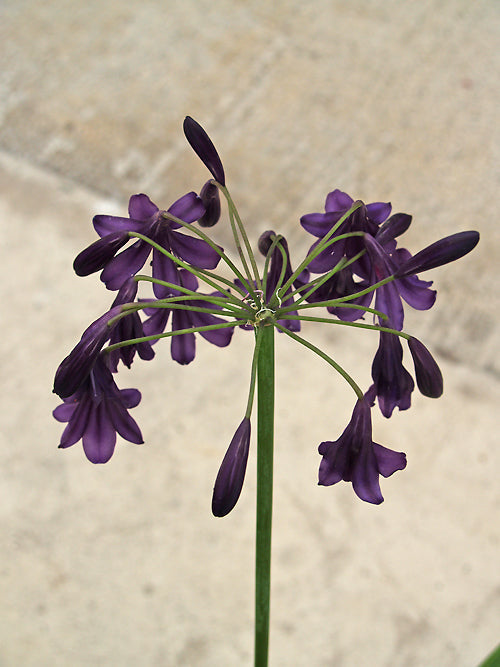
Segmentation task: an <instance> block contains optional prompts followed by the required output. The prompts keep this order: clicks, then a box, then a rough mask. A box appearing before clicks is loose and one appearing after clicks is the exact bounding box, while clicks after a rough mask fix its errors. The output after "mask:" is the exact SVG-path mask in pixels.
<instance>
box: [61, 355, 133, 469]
mask: <svg viewBox="0 0 500 667" xmlns="http://www.w3.org/2000/svg"><path fill="white" fill-rule="evenodd" d="M140 400H141V394H140V392H139V391H138V390H137V389H122V390H120V389H118V387H117V386H116V384H115V382H114V380H113V376H112V374H111V371H110V370H109V368H108V367H107V366H106V363H105V362H104V360H103V358H102V356H99V357H98V358H97V359H96V361H95V363H94V364H93V366H92V369H91V371H90V373H89V374H88V376H87V377H86V379H85V380H84V382H83V383H82V384H81V385H80V386H79V387H78V389H77V390H76V392H75V393H74V394H73V395H71V396H68V397H67V398H65V399H64V403H63V404H62V405H59V406H58V407H57V408H56V409H55V410H54V412H53V415H54V417H55V419H57V421H60V422H67V426H66V428H65V429H64V431H63V434H62V437H61V443H60V445H59V447H60V448H62V449H65V448H66V447H71V445H74V444H75V443H76V442H78V441H79V440H82V443H83V450H84V452H85V456H86V457H87V458H88V460H89V461H91V462H92V463H106V462H107V461H109V459H110V458H111V456H112V455H113V452H114V449H115V444H116V434H117V433H119V435H121V436H122V438H124V439H125V440H128V441H129V442H132V443H135V444H138V445H139V444H142V443H143V439H142V435H141V431H140V429H139V427H138V426H137V423H136V422H135V420H134V419H132V417H131V416H130V415H129V414H128V410H129V409H130V408H134V407H135V406H136V405H138V404H139V402H140Z"/></svg>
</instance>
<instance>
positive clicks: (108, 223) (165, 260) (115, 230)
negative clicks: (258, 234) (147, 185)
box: [74, 192, 220, 298]
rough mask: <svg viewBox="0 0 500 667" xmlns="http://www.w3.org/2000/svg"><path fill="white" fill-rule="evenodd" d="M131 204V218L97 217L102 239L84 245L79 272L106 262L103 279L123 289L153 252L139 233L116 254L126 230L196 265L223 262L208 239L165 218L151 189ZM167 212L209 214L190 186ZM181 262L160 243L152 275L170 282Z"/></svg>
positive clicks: (161, 290) (160, 293)
mask: <svg viewBox="0 0 500 667" xmlns="http://www.w3.org/2000/svg"><path fill="white" fill-rule="evenodd" d="M128 209H129V216H130V217H129V218H122V217H116V216H112V215H96V216H95V217H94V220H93V222H94V228H95V230H96V232H97V233H98V234H99V236H100V237H101V239H100V241H96V242H95V243H94V244H92V245H91V246H90V247H89V248H86V249H85V250H83V251H82V252H81V253H80V254H79V255H78V257H77V258H76V259H75V262H74V265H75V267H76V269H75V270H78V271H80V275H82V272H85V275H86V274H87V273H90V272H92V270H96V271H97V270H99V269H100V268H103V267H104V270H103V272H102V273H101V280H102V281H103V282H104V283H105V285H106V287H107V288H108V289H110V290H117V289H120V287H121V286H122V285H123V283H124V282H125V281H126V280H127V279H128V278H130V277H132V276H134V275H135V274H136V273H137V272H138V271H140V269H141V268H142V267H143V266H144V264H145V262H146V260H147V258H148V257H149V255H150V253H151V246H150V244H149V243H147V242H146V241H143V240H142V239H139V240H137V241H136V242H135V243H134V244H133V245H132V246H130V247H129V248H126V249H125V250H123V251H122V252H121V253H119V254H118V255H114V253H113V249H114V248H115V247H116V250H118V249H119V247H120V245H119V244H120V243H121V242H122V240H123V237H122V235H123V234H128V232H138V233H140V234H143V235H144V236H147V237H148V238H150V239H151V240H152V241H155V242H156V243H158V245H160V246H161V247H162V248H164V249H165V250H167V251H169V252H170V253H172V254H173V255H175V256H176V257H179V258H180V259H183V260H184V261H185V262H187V263H188V264H192V265H193V266H197V267H199V268H203V269H214V268H215V267H216V266H217V264H218V263H219V260H220V255H219V253H218V252H217V251H216V250H215V249H214V248H212V247H211V246H210V245H209V244H208V243H207V242H206V241H204V240H203V239H199V238H195V237H192V236H188V235H187V234H183V233H181V232H178V231H176V230H177V229H178V228H179V227H180V225H179V223H177V222H174V221H172V220H167V219H165V217H164V216H163V213H164V211H160V209H159V208H158V207H157V206H156V205H155V204H153V202H152V201H151V200H150V199H149V197H148V196H147V195H145V194H139V195H133V196H132V197H131V198H130V201H129V207H128ZM167 212H168V213H170V214H172V215H173V216H175V217H176V218H179V219H180V220H183V221H184V222H187V223H191V222H194V221H195V220H198V219H199V218H201V217H202V216H203V215H204V214H205V207H204V205H203V202H202V201H201V199H200V197H198V195H197V194H196V193H194V192H189V193H188V194H186V195H184V196H183V197H181V198H180V199H178V200H177V201H176V202H175V203H174V204H172V206H171V207H170V208H169V209H168V211H167ZM122 245H123V244H122ZM116 250H115V252H116ZM104 264H105V266H104ZM176 268H177V265H176V264H175V262H174V261H173V260H171V259H170V258H169V257H166V256H165V255H164V254H163V253H161V252H160V251H159V250H156V248H155V249H153V277H155V278H158V279H160V280H165V281H167V282H170V277H171V276H172V275H173V274H174V273H175V270H176ZM153 289H154V292H155V295H156V296H157V297H158V298H163V297H164V296H166V295H167V294H168V288H166V287H163V286H161V285H157V284H154V285H153Z"/></svg>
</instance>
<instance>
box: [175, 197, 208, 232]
mask: <svg viewBox="0 0 500 667" xmlns="http://www.w3.org/2000/svg"><path fill="white" fill-rule="evenodd" d="M167 212H168V213H171V214H172V215H173V216H175V217H176V218H179V219H180V220H184V222H194V221H195V220H198V219H199V218H201V216H202V215H203V214H204V213H205V206H204V204H203V202H202V200H201V199H200V197H198V195H197V194H196V192H188V193H187V194H186V195H183V196H182V197H181V198H180V199H178V200H177V201H176V202H174V203H173V204H172V206H171V207H170V208H169V209H168V211H167ZM178 227H180V225H179V223H178V222H173V221H171V223H170V228H171V229H177V228H178Z"/></svg>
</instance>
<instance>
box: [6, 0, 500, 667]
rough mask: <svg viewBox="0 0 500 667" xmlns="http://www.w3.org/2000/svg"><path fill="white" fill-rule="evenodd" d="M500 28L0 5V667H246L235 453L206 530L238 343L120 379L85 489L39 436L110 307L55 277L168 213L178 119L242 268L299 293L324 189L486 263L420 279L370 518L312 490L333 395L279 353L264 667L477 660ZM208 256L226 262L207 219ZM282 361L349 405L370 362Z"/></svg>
mask: <svg viewBox="0 0 500 667" xmlns="http://www.w3.org/2000/svg"><path fill="white" fill-rule="evenodd" d="M499 28H500V8H499V5H498V3H496V2H494V1H493V0H480V1H479V2H474V3H471V2H469V1H466V0H441V1H440V2H437V0H423V1H421V2H416V1H410V0H408V1H407V2H397V1H396V0H386V1H384V2H382V0H354V1H352V2H346V1H340V0H311V1H310V2H308V3H303V2H299V1H298V0H289V1H288V2H285V1H279V0H278V1H277V2H274V3H269V2H264V1H261V0H247V1H246V2H243V1H241V0H231V1H229V0H220V1H218V0H215V1H214V0H212V1H211V2H208V1H206V0H184V2H182V3H176V2H171V1H169V0H167V1H163V2H160V1H159V0H156V1H155V0H141V1H140V2H139V1H138V0H130V1H129V2H97V0H87V2H85V3H83V2H75V0H54V1H53V2H50V3H35V2H33V1H31V0H16V1H15V2H14V1H13V0H3V2H1V3H0V44H1V46H0V172H1V178H0V225H1V229H2V238H3V242H2V246H1V247H0V259H1V266H2V268H3V275H4V283H5V287H6V289H5V293H4V296H5V298H6V299H7V300H8V302H9V303H10V302H11V301H12V307H9V308H8V309H7V308H5V309H4V310H3V315H2V322H3V331H4V334H3V337H2V341H3V354H2V355H1V357H0V368H1V378H2V401H1V402H0V411H1V424H2V427H1V429H0V445H1V451H2V458H3V465H2V466H1V468H0V489H1V494H2V503H1V504H0V517H1V518H0V521H1V531H0V541H1V542H0V544H1V553H2V555H3V557H2V560H1V564H0V589H1V590H2V595H1V598H0V617H1V619H2V622H1V623H0V665H1V666H2V667H11V666H16V667H17V666H18V665H24V666H31V665H32V666H43V665H51V666H55V667H57V666H61V667H65V666H67V665H72V666H80V665H81V666H83V665H89V664H91V665H95V666H103V667H104V666H114V665H120V666H121V667H122V666H131V667H132V666H135V665H144V666H155V667H156V666H159V667H162V666H166V667H170V666H177V665H182V666H183V665H187V666H193V667H194V666H209V667H211V666H214V667H215V666H219V667H220V666H221V665H223V666H225V665H228V666H233V665H246V664H251V662H252V647H253V635H252V623H253V599H252V596H253V545H254V538H253V530H254V502H255V501H254V498H255V451H254V449H255V447H254V444H255V443H252V450H251V454H250V460H249V469H248V472H247V479H246V481H245V486H244V489H243V493H242V496H241V498H240V501H239V503H238V505H237V506H236V509H235V510H234V511H233V513H231V514H230V515H229V516H228V517H226V518H224V519H214V518H213V517H212V515H211V512H210V500H211V491H212V487H213V482H214V480H215V476H216V473H217V470H218V467H219V464H220V461H221V460H222V457H223V455H224V452H225V450H226V447H227V445H228V444H229V441H230V439H231V437H232V434H233V433H234V430H235V429H236V427H237V425H238V424H239V422H240V420H241V418H242V416H243V412H244V409H245V404H246V395H247V387H248V378H249V373H250V362H251V354H252V345H251V339H250V336H251V334H249V333H247V332H244V331H238V332H236V334H235V336H234V338H233V342H232V344H231V346H230V348H229V349H227V350H221V349H215V348H214V349H212V346H209V345H208V344H206V343H205V342H204V341H199V343H198V352H197V359H196V360H195V362H194V363H193V364H191V365H190V366H188V367H182V368H181V367H180V366H178V365H176V364H174V363H172V362H171V360H170V356H169V349H168V344H164V345H158V346H157V357H156V359H155V361H154V362H153V363H152V364H148V363H145V362H142V363H136V364H135V367H134V368H133V369H132V370H131V371H129V372H121V373H120V376H119V378H118V382H119V386H120V387H122V388H124V387H129V386H130V387H131V386H137V387H139V388H140V389H141V392H142V394H143V400H142V403H141V405H140V406H139V407H138V408H137V409H136V410H135V411H134V412H133V416H134V417H135V418H136V419H137V421H138V423H139V424H140V426H141V429H142V432H143V435H144V438H145V441H146V444H145V445H144V446H142V447H135V446H133V445H131V444H129V443H124V442H119V443H118V444H117V449H116V452H115V455H114V457H113V458H112V460H111V461H110V462H109V463H108V464H107V465H106V466H94V465H92V464H90V463H89V462H88V461H87V460H86V459H85V457H84V455H83V451H82V448H81V444H77V445H75V446H74V447H72V448H71V449H69V450H66V451H62V450H57V444H58V442H59V439H60V434H61V430H62V428H61V425H60V424H58V423H57V422H55V421H54V420H53V419H52V417H51V411H52V410H53V408H54V407H55V406H56V405H57V404H58V400H57V398H56V397H55V396H54V395H53V394H51V389H52V381H53V374H54V372H55V369H56V367H57V365H58V364H59V362H60V361H61V360H62V358H63V357H64V356H66V354H68V352H69V351H70V349H71V348H72V347H73V346H74V344H75V343H76V342H77V340H78V339H79V337H80V335H81V333H82V331H83V330H84V329H85V328H86V327H87V326H88V324H89V323H90V322H91V321H93V320H94V319H96V318H97V317H98V316H99V315H101V314H102V313H103V312H104V311H105V310H106V309H107V308H108V307H109V305H110V303H111V301H112V298H113V296H112V295H111V294H110V293H107V292H106V290H105V289H104V287H103V286H102V284H101V283H100V281H99V279H98V277H97V276H96V275H94V276H90V277H88V278H85V279H82V278H77V277H76V276H75V275H74V273H73V271H72V266H71V265H72V261H73V258H74V256H75V255H76V254H77V253H78V252H79V251H80V250H81V249H82V248H83V247H85V246H86V245H88V244H89V243H91V242H92V241H94V240H95V238H96V235H95V232H94V230H93V228H92V226H91V220H92V217H93V215H95V214H97V213H107V214H114V215H117V214H125V212H126V207H127V202H128V198H129V196H130V195H131V194H135V193H138V192H145V193H147V194H148V195H149V196H150V197H151V199H152V200H153V201H154V202H155V203H157V204H158V205H159V206H160V208H168V206H170V204H171V203H172V202H173V201H174V200H175V199H177V198H178V197H180V196H181V195H182V194H184V193H185V192H188V191H190V190H196V191H198V190H199V189H200V188H201V186H202V184H203V183H204V182H205V181H206V180H207V178H208V177H209V175H208V173H207V172H206V170H205V168H204V167H203V165H202V164H201V163H199V161H198V159H197V158H196V156H195V155H194V153H193V152H192V151H191V149H190V147H189V146H188V144H187V142H186V140H185V138H184V136H183V133H182V121H183V119H184V116H185V115H191V116H193V117H194V118H195V119H196V120H198V121H199V122H200V123H201V124H202V125H203V126H204V127H205V129H206V130H207V131H208V133H209V134H210V136H211V138H212V139H213V141H214V143H215V144H216V146H217V148H218V150H219V152H220V155H221V157H222V160H223V163H224V166H225V171H226V177H227V184H228V186H229V188H230V190H231V193H232V195H233V198H234V200H235V201H236V203H237V205H238V208H239V211H240V214H241V216H242V218H243V219H244V221H245V222H246V224H247V229H248V231H249V236H250V238H251V240H253V242H254V243H256V241H257V238H258V236H259V234H260V233H261V232H262V231H264V230H266V229H270V228H272V229H275V230H276V231H279V232H281V233H284V234H285V235H286V236H287V239H288V242H289V245H290V249H291V254H292V261H293V262H294V264H295V265H296V264H297V263H298V262H299V261H300V259H301V257H302V256H303V253H304V251H305V250H306V249H307V248H308V247H309V245H310V243H311V237H310V236H308V235H307V234H306V233H305V232H304V231H303V230H302V228H301V227H300V225H299V224H298V220H299V218H300V216H301V215H303V214H304V213H309V212H313V211H322V210H323V207H324V200H325V197H326V194H327V193H328V192H329V191H331V190H333V189H335V188H340V189H341V190H344V191H346V192H348V193H349V194H350V195H351V196H352V197H354V199H363V200H364V201H365V202H372V201H391V202H392V206H393V211H404V212H407V213H411V214H412V215H413V225H412V227H411V229H410V230H409V231H408V233H407V234H406V237H405V238H406V242H405V243H404V245H405V246H407V247H408V248H409V249H410V250H411V251H412V252H415V251H417V250H419V249H421V248H422V247H423V246H425V245H428V244H429V243H431V242H432V241H435V240H437V239H438V238H440V237H442V236H445V235H447V234H450V233H453V232H455V231H462V230H466V229H477V230H479V231H480V232H481V236H482V239H481V242H480V244H479V246H478V247H477V248H476V249H475V250H474V252H473V253H472V254H471V255H470V256H467V257H466V258H464V259H463V260H461V261H459V262H457V263H456V264H452V265H450V266H447V267H444V268H440V269H436V270H435V271H433V272H431V273H429V274H428V275H427V276H425V277H426V278H428V279H433V280H435V284H434V286H435V287H437V289H438V299H437V302H436V305H435V306H434V308H433V309H432V310H431V311H428V312H425V313H410V314H409V315H408V316H407V319H406V321H407V325H406V330H408V331H409V332H411V333H412V334H414V335H416V336H417V337H418V338H420V339H422V340H423V341H424V342H425V344H426V345H428V347H429V348H430V349H431V350H432V351H433V352H434V353H435V355H436V358H437V359H438V361H439V363H440V365H441V367H442V370H443V374H444V378H445V394H444V396H443V397H442V398H441V399H440V400H439V401H432V400H430V399H425V398H423V397H422V396H420V395H418V393H415V394H414V398H413V406H412V410H410V411H408V412H402V413H395V414H394V415H393V417H392V418H391V420H385V419H384V418H383V417H380V416H379V415H377V416H376V417H375V418H374V439H375V440H377V441H378V442H381V443H382V444H384V445H386V446H388V447H391V448H393V449H396V450H398V451H405V452H406V453H407V457H408V467H407V469H406V470H405V471H404V472H401V473H397V474H396V475H395V476H394V477H391V478H390V479H388V480H384V481H383V482H382V491H383V494H384V496H385V502H384V504H383V505H381V506H379V507H375V506H370V505H367V504H366V503H362V502H361V501H359V499H358V498H357V497H356V496H355V495H354V493H353V492H352V488H351V486H350V485H348V484H341V485H337V486H334V487H329V488H322V487H318V486H317V484H316V482H317V468H318V464H319V456H318V454H317V446H318V444H319V443H320V442H321V441H322V440H334V439H336V438H337V437H338V435H339V434H340V433H341V432H342V430H343V429H344V428H345V426H346V424H347V421H348V420H349V417H350V414H351V411H352V407H353V396H352V392H351V390H350V389H349V387H348V386H347V385H345V383H344V382H343V381H342V380H341V378H339V377H336V376H334V375H333V374H332V371H331V369H330V367H327V366H326V365H325V364H324V362H321V361H320V360H318V359H316V358H314V357H313V356H312V355H310V353H308V351H307V350H305V349H302V348H301V349H297V348H296V347H293V346H292V344H291V342H290V341H289V340H288V339H287V340H283V339H282V337H281V336H280V337H279V338H278V341H277V363H278V370H277V433H276V491H275V512H274V517H275V529H274V536H273V540H274V542H273V592H272V626H271V661H270V664H271V665H276V666H278V665H287V666H297V667H302V665H306V664H307V665H311V667H330V666H333V665H335V666H338V667H359V666H360V665H370V666H374V667H389V666H391V667H392V666H393V665H404V666H405V667H412V666H415V667H419V666H420V665H439V666H440V667H452V666H453V667H461V666H463V667H466V666H467V667H468V666H470V665H475V664H477V663H478V662H479V661H480V660H481V659H482V658H484V657H485V655H486V654H487V653H488V652H490V651H491V650H492V649H493V647H494V646H495V644H497V642H498V639H499V636H500V632H499V631H500V575H499V571H498V560H499V542H500V539H499V537H500V532H499V528H498V527H499V519H500V511H499V505H500V502H499V492H498V469H499V468H498V465H499V450H498V418H497V415H498V404H499V398H500V392H499V370H500V367H499V362H498V357H497V355H496V353H497V350H498V344H499V337H498V316H497V312H498V305H499V303H498V301H499V299H498V289H497V288H498V280H497V274H498V270H497V269H498V250H499V233H498V224H497V215H496V206H495V204H494V202H495V199H494V197H495V195H496V194H497V190H498V183H499V180H500V179H499V160H498V154H499V141H498V124H497V122H496V118H497V112H496V111H495V109H498V101H499V98H500V93H499V89H498V65H499V50H498V36H499ZM213 232H214V234H213V236H214V238H215V240H216V241H218V242H219V243H221V244H222V245H223V246H225V247H226V248H227V249H228V248H230V247H231V236H230V233H229V225H228V224H227V218H224V221H222V222H220V223H219V224H218V225H217V227H215V228H214V230H213ZM338 329H340V327H339V328H338ZM303 332H304V335H305V337H306V338H309V339H310V340H314V341H315V342H316V343H317V344H319V345H321V346H323V347H324V349H325V350H326V351H328V352H329V354H331V355H332V356H334V357H335V359H336V360H337V361H338V362H339V363H341V364H342V365H343V366H344V367H346V368H347V369H348V370H349V372H351V373H352V374H353V375H354V377H355V379H356V380H357V381H358V383H359V384H360V385H361V386H362V387H367V386H368V383H369V381H370V366H371V359H372V356H373V354H374V352H375V350H376V348H377V343H378V340H377V336H376V334H375V335H374V334H372V333H370V332H367V331H365V332H362V331H354V332H352V331H347V332H346V331H344V330H341V331H339V330H337V329H336V330H334V331H330V330H329V329H328V328H327V330H326V331H325V330H324V329H323V328H322V327H319V329H318V328H317V327H315V326H310V327H307V326H306V327H304V328H303ZM407 365H408V367H409V368H411V361H409V363H407Z"/></svg>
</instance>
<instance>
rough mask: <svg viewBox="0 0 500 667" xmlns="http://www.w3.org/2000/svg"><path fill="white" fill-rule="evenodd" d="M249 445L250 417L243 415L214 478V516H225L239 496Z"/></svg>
mask: <svg viewBox="0 0 500 667" xmlns="http://www.w3.org/2000/svg"><path fill="white" fill-rule="evenodd" d="M249 447H250V419H248V417H245V418H244V419H243V421H242V422H241V424H240V425H239V426H238V428H237V429H236V433H235V434H234V436H233V439H232V440H231V444H230V445H229V447H228V450H227V452H226V455H225V456H224V460H223V461H222V464H221V467H220V469H219V472H218V474H217V479H216V480H215V486H214V493H213V496H212V512H213V514H214V516H221V517H222V516H226V514H229V512H230V511H231V510H232V509H233V507H234V506H235V505H236V503H237V502H238V498H239V497H240V493H241V488H242V486H243V480H244V479H245V472H246V468H247V459H248V450H249Z"/></svg>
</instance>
